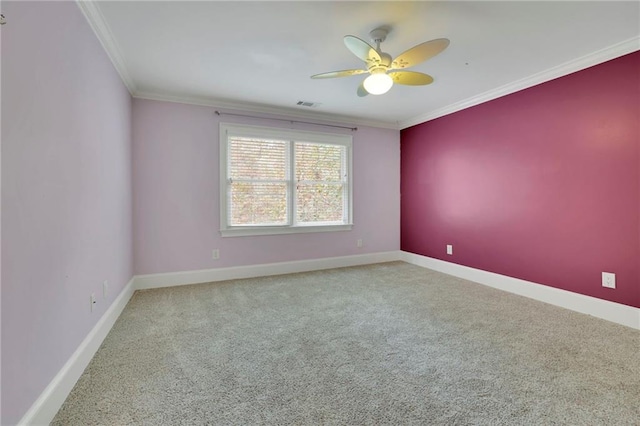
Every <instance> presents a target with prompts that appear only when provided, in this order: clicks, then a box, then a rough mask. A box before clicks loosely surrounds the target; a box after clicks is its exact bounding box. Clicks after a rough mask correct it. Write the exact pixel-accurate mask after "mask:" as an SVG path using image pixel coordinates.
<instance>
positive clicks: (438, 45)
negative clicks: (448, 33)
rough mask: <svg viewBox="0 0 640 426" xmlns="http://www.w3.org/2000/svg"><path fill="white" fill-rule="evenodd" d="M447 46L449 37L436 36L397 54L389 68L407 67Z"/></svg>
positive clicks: (424, 59) (434, 54)
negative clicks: (436, 37)
mask: <svg viewBox="0 0 640 426" xmlns="http://www.w3.org/2000/svg"><path fill="white" fill-rule="evenodd" d="M447 46H449V39H446V38H438V39H435V40H431V41H426V42H424V43H421V44H419V45H417V46H414V47H412V48H411V49H409V50H407V51H406V52H403V53H401V54H400V55H398V57H397V58H396V59H394V60H393V62H392V63H391V69H392V70H397V69H402V68H409V67H412V66H414V65H418V64H419V63H420V62H424V61H426V60H427V59H431V58H433V57H434V56H436V55H437V54H438V53H440V52H442V51H443V50H444V49H446V48H447Z"/></svg>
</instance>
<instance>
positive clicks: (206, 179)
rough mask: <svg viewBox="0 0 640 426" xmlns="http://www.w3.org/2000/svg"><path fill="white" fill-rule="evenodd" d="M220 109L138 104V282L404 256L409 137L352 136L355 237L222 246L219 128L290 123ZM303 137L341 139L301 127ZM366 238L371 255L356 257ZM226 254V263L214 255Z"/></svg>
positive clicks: (279, 238)
mask: <svg viewBox="0 0 640 426" xmlns="http://www.w3.org/2000/svg"><path fill="white" fill-rule="evenodd" d="M214 111H215V110H214V109H213V108H208V107H200V106H193V105H185V104H178V103H169V102H158V101H149V100H141V99H134V101H133V159H134V168H133V182H134V190H133V192H134V199H135V201H134V259H135V261H134V264H135V273H136V274H150V273H160V272H176V271H186V270H197V269H210V268H219V267H227V266H236V265H251V264H260V263H270V262H283V261H292V260H301V259H312V258H323V257H332V256H346V255H355V254H364V253H372V252H383V251H390V250H398V249H399V247H400V229H399V223H400V207H399V206H400V193H399V189H400V135H399V132H398V131H395V130H385V129H378V128H367V127H361V128H360V129H359V130H358V131H357V132H353V168H354V174H353V186H354V188H353V218H354V226H353V230H352V231H346V232H331V233H316V234H294V235H265V236H257V237H232V238H229V237H227V238H222V237H220V233H219V224H220V214H219V201H218V200H219V166H218V165H219V135H218V132H219V126H218V124H219V123H220V121H223V122H233V123H245V124H254V125H267V126H287V127H290V126H289V125H288V124H287V123H282V122H277V121H268V120H253V119H246V118H238V117H218V116H216V115H215V114H214ZM294 127H295V128H297V129H303V130H318V131H324V132H327V131H336V132H342V133H345V132H346V133H351V132H350V131H349V130H346V131H340V130H331V129H329V128H325V127H317V126H304V125H295V126H294ZM358 238H362V239H363V240H364V247H362V248H357V247H356V240H357V239H358ZM214 248H217V249H220V259H219V260H212V259H211V250H212V249H214Z"/></svg>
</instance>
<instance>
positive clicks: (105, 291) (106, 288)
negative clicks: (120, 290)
mask: <svg viewBox="0 0 640 426" xmlns="http://www.w3.org/2000/svg"><path fill="white" fill-rule="evenodd" d="M107 294H109V280H104V281H103V282H102V297H104V298H105V299H106V298H107Z"/></svg>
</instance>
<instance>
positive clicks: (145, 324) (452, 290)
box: [53, 262, 640, 425]
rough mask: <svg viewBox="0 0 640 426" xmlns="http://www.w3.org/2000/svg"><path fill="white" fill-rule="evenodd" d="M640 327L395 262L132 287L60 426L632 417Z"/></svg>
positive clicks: (638, 408)
mask: <svg viewBox="0 0 640 426" xmlns="http://www.w3.org/2000/svg"><path fill="white" fill-rule="evenodd" d="M639 419H640V333H639V332H638V331H635V330H632V329H630V328H626V327H623V326H618V325H616V324H613V323H609V322H606V321H602V320H598V319H595V318H593V317H589V316H586V315H582V314H578V313H575V312H571V311H567V310H564V309H560V308H557V307H554V306H551V305H546V304H543V303H539V302H536V301H532V300H529V299H526V298H523V297H519V296H515V295H511V294H509V293H505V292H501V291H497V290H493V289H490V288H487V287H484V286H482V285H479V284H474V283H470V282H468V281H464V280H460V279H457V278H453V277H450V276H447V275H444V274H440V273H437V272H433V271H429V270H427V269H422V268H419V267H417V266H413V265H409V264H405V263H402V262H392V263H383V264H377V265H370V266H363V267H355V268H344V269H335V270H328V271H320V272H311V273H302V274H294V275H285V276H276V277H266V278H257V279H246V280H234V281H227V282H219V283H211V284H204V285H191V286H182V287H174V288H165V289H157V290H146V291H139V292H137V293H135V295H134V296H133V298H132V299H131V301H130V302H129V304H128V306H127V307H126V309H125V310H124V312H123V314H122V315H121V317H120V318H119V320H118V321H117V323H116V324H115V326H114V327H113V329H112V331H111V332H110V334H109V335H108V336H107V338H106V340H105V341H104V343H103V345H102V347H101V348H100V350H99V351H98V353H97V354H96V356H95V357H94V359H93V361H92V362H91V364H90V365H89V367H88V368H87V369H86V371H85V372H84V374H83V376H82V377H81V378H80V380H79V381H78V383H77V385H76V387H75V388H74V389H73V391H72V392H71V395H70V396H69V398H68V399H67V401H66V402H65V404H64V405H63V407H62V408H61V409H60V411H59V412H58V414H57V416H56V418H55V419H54V421H53V424H55V425H97V424H102V425H128V424H136V425H138V424H140V425H180V424H182V425H199V424H221V425H231V424H238V425H248V424H278V425H284V424H303V425H307V424H390V425H408V424H427V425H441V424H442V425H471V424H473V425H502V424H504V425H507V424H508V425H542V424H544V425H549V424H571V425H638V424H639V422H640V420H639Z"/></svg>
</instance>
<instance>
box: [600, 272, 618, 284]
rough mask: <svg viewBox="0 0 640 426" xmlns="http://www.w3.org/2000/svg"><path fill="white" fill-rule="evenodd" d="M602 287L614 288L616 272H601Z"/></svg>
mask: <svg viewBox="0 0 640 426" xmlns="http://www.w3.org/2000/svg"><path fill="white" fill-rule="evenodd" d="M602 287H607V288H616V274H614V273H612V272H603V273H602Z"/></svg>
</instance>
